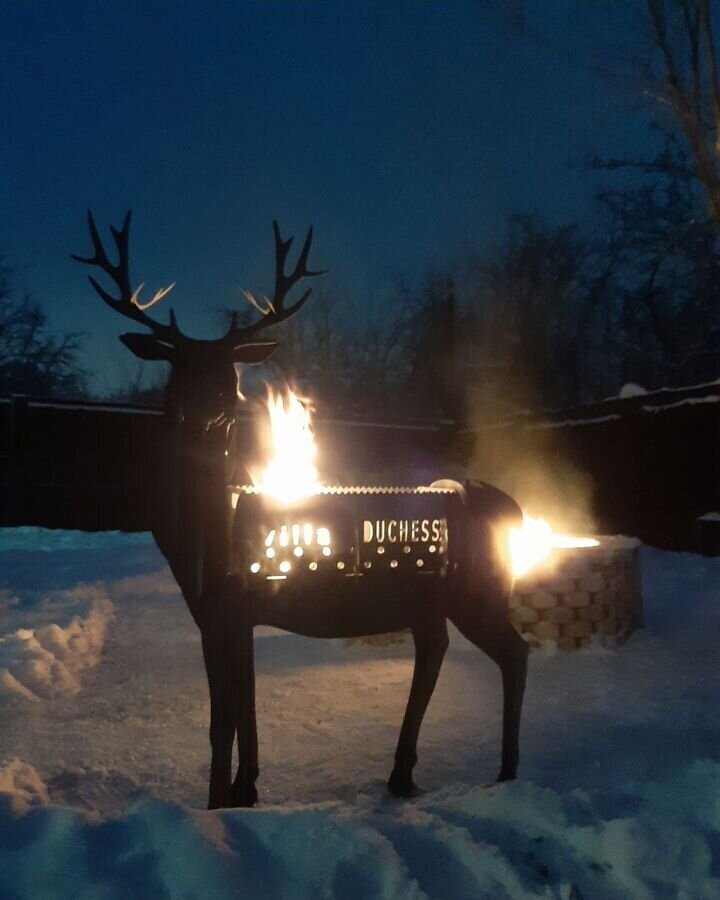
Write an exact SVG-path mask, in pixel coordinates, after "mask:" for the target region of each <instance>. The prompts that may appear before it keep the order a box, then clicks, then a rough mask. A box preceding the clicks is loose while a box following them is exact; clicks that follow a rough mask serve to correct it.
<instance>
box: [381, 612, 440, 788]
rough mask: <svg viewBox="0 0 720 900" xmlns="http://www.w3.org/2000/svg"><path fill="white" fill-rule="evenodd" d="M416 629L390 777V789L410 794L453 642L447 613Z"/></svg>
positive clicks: (414, 630)
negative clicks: (423, 733) (422, 729)
mask: <svg viewBox="0 0 720 900" xmlns="http://www.w3.org/2000/svg"><path fill="white" fill-rule="evenodd" d="M412 632H413V639H414V641H415V668H414V670H413V679H412V686H411V687H410V697H409V698H408V704H407V708H406V710H405V716H404V718H403V723H402V728H401V729H400V738H399V740H398V745H397V750H396V751H395V766H394V768H393V770H392V773H391V775H390V779H389V781H388V788H389V789H390V793H391V794H393V795H394V796H395V797H410V796H412V795H413V794H415V793H417V786H416V785H415V782H414V781H413V777H412V772H413V769H414V767H415V764H416V763H417V742H418V735H419V734H420V726H421V725H422V720H423V718H424V716H425V711H426V710H427V707H428V703H429V702H430V698H431V697H432V694H433V691H434V690H435V685H436V683H437V679H438V675H439V674H440V666H441V665H442V661H443V658H444V657H445V651H446V650H447V648H448V643H449V639H448V633H447V622H446V621H445V618H444V616H443V618H436V619H433V620H432V621H426V622H422V623H420V624H418V625H417V626H415V627H414V628H413V630H412Z"/></svg>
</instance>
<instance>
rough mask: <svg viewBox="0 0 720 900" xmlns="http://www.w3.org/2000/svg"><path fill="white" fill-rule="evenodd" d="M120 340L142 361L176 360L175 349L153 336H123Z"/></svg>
mask: <svg viewBox="0 0 720 900" xmlns="http://www.w3.org/2000/svg"><path fill="white" fill-rule="evenodd" d="M120 340H121V341H122V342H123V344H125V346H126V347H127V348H128V350H129V351H130V352H131V353H134V354H135V356H137V357H139V358H140V359H147V360H157V359H162V360H165V361H166V362H172V361H173V359H174V358H175V348H174V347H171V346H170V345H169V344H164V343H163V342H162V341H159V340H158V339H157V338H156V337H153V336H152V335H151V334H121V335H120Z"/></svg>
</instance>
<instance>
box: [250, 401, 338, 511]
mask: <svg viewBox="0 0 720 900" xmlns="http://www.w3.org/2000/svg"><path fill="white" fill-rule="evenodd" d="M267 409H268V416H269V428H268V429H267V440H266V443H267V451H268V454H269V455H270V461H269V462H268V464H267V465H266V466H265V467H264V468H263V469H262V470H261V471H259V472H255V473H253V472H251V476H252V480H253V484H254V485H255V487H256V488H257V489H258V490H260V491H262V492H263V493H265V494H269V495H270V496H271V497H275V498H276V499H278V500H280V501H282V502H283V503H292V502H294V501H295V500H299V499H301V498H302V497H305V496H307V495H308V494H314V493H317V491H318V490H319V489H320V488H321V487H322V485H321V484H320V482H319V480H318V473H317V469H316V468H315V456H316V453H317V448H316V446H315V437H314V435H313V431H312V425H311V421H310V403H309V402H308V401H307V400H303V399H301V398H300V397H298V395H297V394H296V393H295V392H294V391H293V390H291V389H290V388H287V389H286V390H285V391H284V392H275V391H273V389H272V388H271V387H268V400H267Z"/></svg>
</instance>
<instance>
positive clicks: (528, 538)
mask: <svg viewBox="0 0 720 900" xmlns="http://www.w3.org/2000/svg"><path fill="white" fill-rule="evenodd" d="M508 541H509V549H510V562H511V565H512V571H513V575H514V576H515V577H516V578H521V577H522V576H523V575H526V574H527V573H528V572H529V571H530V570H531V569H534V568H535V567H536V566H538V565H540V563H543V562H546V561H547V560H548V559H550V556H551V555H552V552H553V550H557V549H563V550H567V549H571V548H574V547H597V546H598V545H599V541H596V540H595V539H594V538H581V537H573V536H571V535H567V534H556V533H555V532H554V531H553V530H552V528H551V527H550V525H548V523H547V522H546V521H545V519H541V518H535V517H533V516H528V515H527V514H525V513H523V524H522V526H521V527H520V528H511V529H510V535H509V539H508Z"/></svg>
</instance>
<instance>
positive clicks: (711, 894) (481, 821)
mask: <svg viewBox="0 0 720 900" xmlns="http://www.w3.org/2000/svg"><path fill="white" fill-rule="evenodd" d="M643 565H644V590H645V607H646V620H647V621H646V626H647V627H646V628H645V629H644V630H643V631H642V632H640V633H638V634H637V635H635V636H634V637H633V638H632V639H631V641H630V642H629V643H628V644H627V645H626V646H625V647H623V648H621V649H618V650H614V649H613V650H610V649H603V648H600V647H597V648H592V649H591V650H588V651H583V652H580V653H577V654H572V655H565V654H559V653H558V654H554V655H543V654H534V655H533V656H532V657H531V663H530V674H529V683H528V691H527V699H526V709H525V716H524V721H523V733H522V762H521V776H522V777H521V779H520V780H519V781H517V782H515V783H513V784H503V785H496V786H492V787H489V788H488V787H483V785H484V784H486V783H488V782H490V781H492V779H493V778H494V776H495V774H496V772H497V768H498V763H499V749H500V748H499V738H500V699H501V698H500V685H499V678H498V675H497V672H496V670H495V668H494V666H493V665H492V663H491V662H490V661H489V660H488V659H486V658H485V657H483V656H482V655H481V654H480V653H479V652H478V651H477V650H475V649H474V648H471V647H470V646H469V645H467V644H466V643H465V642H464V641H463V640H462V639H461V638H459V637H458V636H457V635H454V636H453V641H452V645H451V648H450V651H449V653H448V657H447V659H446V662H445V665H444V668H443V671H442V673H441V676H440V681H439V683H438V687H437V691H436V693H435V696H434V698H433V701H432V703H431V705H430V709H429V711H428V715H427V718H426V722H425V725H424V727H423V732H422V733H421V741H420V748H419V755H420V762H419V765H418V767H417V770H416V776H417V780H418V782H419V783H420V784H421V785H422V787H423V788H424V789H425V793H424V794H423V795H422V796H421V797H419V798H418V799H415V800H412V801H403V802H400V801H394V800H392V799H391V798H389V797H388V795H387V794H386V792H385V788H384V781H385V779H386V777H387V775H388V774H389V771H390V768H391V763H392V756H393V751H394V746H395V741H396V739H397V734H398V729H399V725H400V721H401V718H402V713H403V709H404V705H405V701H406V697H407V692H408V689H409V681H410V675H411V667H412V653H411V648H410V646H408V645H400V646H391V647H384V648H383V647H367V646H358V645H353V646H351V647H346V646H345V645H344V643H343V642H341V641H313V640H308V639H303V638H299V637H296V636H293V635H286V634H282V633H278V632H274V631H272V630H270V629H266V630H265V631H263V632H261V633H260V634H259V635H258V637H257V641H256V645H257V668H258V698H257V699H258V724H259V735H260V754H261V776H260V781H259V790H260V805H259V807H258V808H257V809H256V810H251V811H247V810H232V811H223V812H213V813H208V812H205V811H203V807H204V804H205V792H206V784H207V768H208V761H209V746H208V740H207V728H208V714H209V710H208V703H207V694H206V685H205V676H204V672H203V666H202V659H201V652H200V642H199V639H198V635H197V633H196V631H195V627H194V625H193V623H192V621H191V619H190V616H189V614H188V613H187V612H186V610H185V607H184V604H183V602H182V599H181V597H180V596H179V594H178V592H177V589H176V588H175V586H174V584H173V581H172V579H171V577H170V575H169V572H168V570H167V568H166V566H165V565H164V563H163V560H162V558H161V557H160V555H159V553H158V552H157V550H156V549H155V548H154V545H153V544H152V541H151V539H150V537H149V536H147V535H117V534H99V535H91V534H82V533H77V534H76V533H69V532H47V531H43V530H40V529H9V530H4V531H2V530H0V898H2V900H19V898H33V900H36V898H54V897H62V898H66V897H67V898H103V900H106V898H107V900H115V898H118V900H119V898H125V897H129V896H134V897H148V898H164V897H173V898H174V897H183V898H191V897H207V898H226V897H227V898H229V897H247V898H266V897H267V898H296V897H297V898H319V897H327V898H343V900H344V898H348V900H355V898H375V897H377V898H379V897H384V898H396V897H397V898H422V897H431V898H442V900H451V898H452V900H454V898H476V897H483V898H503V897H510V898H565V900H570V898H574V900H581V898H584V900H604V898H611V900H615V898H633V900H645V898H647V900H662V898H683V900H710V898H718V897H720V753H719V749H720V721H719V720H718V715H717V709H718V703H717V701H718V697H719V695H720V690H719V689H720V665H719V664H718V659H719V655H720V654H719V653H718V638H719V637H720V627H719V626H720V559H714V560H710V559H702V558H700V557H696V556H689V555H679V554H668V553H660V552H657V551H652V550H648V549H645V550H644V551H643Z"/></svg>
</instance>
